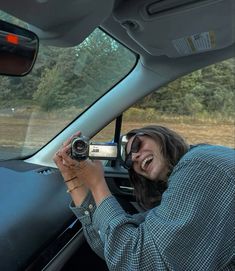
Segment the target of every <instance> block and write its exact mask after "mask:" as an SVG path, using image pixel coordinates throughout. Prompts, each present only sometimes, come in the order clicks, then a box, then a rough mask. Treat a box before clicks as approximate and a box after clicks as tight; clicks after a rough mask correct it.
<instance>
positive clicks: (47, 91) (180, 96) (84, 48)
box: [0, 13, 235, 120]
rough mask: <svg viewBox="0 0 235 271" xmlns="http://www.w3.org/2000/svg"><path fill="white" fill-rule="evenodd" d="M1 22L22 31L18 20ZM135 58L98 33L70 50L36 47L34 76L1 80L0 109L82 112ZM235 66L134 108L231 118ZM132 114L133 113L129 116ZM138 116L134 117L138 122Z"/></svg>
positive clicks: (204, 73) (167, 89)
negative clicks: (30, 107) (19, 107)
mask: <svg viewBox="0 0 235 271" xmlns="http://www.w3.org/2000/svg"><path fill="white" fill-rule="evenodd" d="M0 16H1V18H3V19H5V20H7V21H12V20H13V21H12V22H13V23H17V24H19V23H20V24H21V25H23V26H25V23H23V22H20V21H19V20H18V19H16V18H13V19H12V18H10V17H9V15H7V14H3V13H0ZM134 63H135V56H134V55H133V54H131V53H130V52H129V51H128V50H127V49H126V48H125V47H124V46H122V45H120V44H118V43H117V42H116V41H115V40H113V39H112V38H110V37H109V36H108V35H106V34H105V33H104V32H102V31H100V30H99V29H97V30H95V31H94V32H93V33H92V34H91V35H90V36H89V37H88V38H87V39H86V40H85V41H84V42H83V43H81V44H80V45H78V46H75V47H72V48H56V47H48V46H45V45H41V46H40V53H39V55H38V59H37V61H36V64H35V66H34V68H33V70H32V72H31V73H30V74H29V75H27V76H26V77H23V78H20V77H6V76H2V77H0V89H1V91H0V107H7V106H12V105H13V104H16V103H18V104H23V103H25V105H26V106H28V104H31V105H35V106H40V107H41V109H42V110H45V111H56V110H58V109H63V108H64V109H68V108H76V109H77V110H82V109H84V108H86V107H87V106H89V105H90V104H91V103H93V102H94V101H95V100H96V99H98V98H99V97H100V96H101V95H103V94H104V93H105V92H106V91H107V90H108V89H109V88H110V87H112V86H113V85H114V84H116V83H117V82H118V81H119V80H121V79H122V78H123V77H124V76H125V75H126V74H127V73H128V72H129V71H130V69H131V68H132V67H133V65H134ZM234 74H235V62H234V59H230V60H226V61H223V62H220V63H217V64H215V65H212V66H209V67H206V68H204V69H201V70H198V71H195V72H193V73H191V74H189V75H187V76H184V77H182V78H179V79H177V80H175V81H174V82H172V83H170V84H168V85H167V86H164V87H162V88H161V89H160V90H158V91H156V92H154V93H152V94H150V95H149V96H147V97H145V98H144V100H141V101H140V102H139V103H137V104H136V105H135V107H136V110H137V109H138V108H139V109H148V110H146V112H145V117H146V120H148V119H152V118H153V115H155V114H156V112H158V114H162V115H165V114H168V115H177V116H178V115H182V116H189V117H195V116H196V115H199V114H200V115H202V114H203V115H216V114H217V115H218V114H220V115H223V116H227V117H232V116H233V117H234V116H235V112H234V107H235V91H234V86H235V78H234ZM132 114H133V112H132ZM142 114H143V112H142V111H138V110H137V111H136V112H135V114H134V115H135V116H136V117H137V119H138V118H141V117H142Z"/></svg>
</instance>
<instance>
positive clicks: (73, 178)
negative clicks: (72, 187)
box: [64, 176, 77, 183]
mask: <svg viewBox="0 0 235 271" xmlns="http://www.w3.org/2000/svg"><path fill="white" fill-rule="evenodd" d="M75 179H77V176H74V177H72V178H71V179H68V180H65V181H64V182H65V183H68V182H71V181H72V180H75Z"/></svg>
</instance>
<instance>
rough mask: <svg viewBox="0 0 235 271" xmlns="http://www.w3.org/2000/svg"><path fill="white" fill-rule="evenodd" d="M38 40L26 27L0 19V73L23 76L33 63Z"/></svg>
mask: <svg viewBox="0 0 235 271" xmlns="http://www.w3.org/2000/svg"><path fill="white" fill-rule="evenodd" d="M38 45H39V40H38V37H37V35H36V34H34V33H33V32H32V31H29V30H27V29H24V28H21V27H19V26H16V25H13V24H11V23H7V22H5V21H2V20H0V74H3V75H16V76H24V75H26V74H27V73H29V72H30V71H31V69H32V67H33V65H34V62H35V60H36V57H37V53H38Z"/></svg>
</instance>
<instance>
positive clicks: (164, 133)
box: [126, 125, 189, 209]
mask: <svg viewBox="0 0 235 271" xmlns="http://www.w3.org/2000/svg"><path fill="white" fill-rule="evenodd" d="M138 133H144V134H145V135H148V136H150V137H151V138H152V139H153V140H155V141H156V143H157V144H159V145H160V149H161V153H162V155H163V158H164V159H165V161H166V163H167V166H168V169H169V172H168V176H169V175H170V174H171V172H172V170H173V168H174V166H175V165H176V164H177V163H178V161H179V160H180V158H181V157H182V156H183V155H184V154H185V153H186V152H187V151H188V149H189V145H188V144H187V143H186V141H185V140H184V139H183V137H181V136H180V135H179V134H177V133H176V132H174V131H172V130H170V129H169V128H166V127H163V126H158V125H150V126H146V127H143V128H139V129H133V130H131V131H130V132H128V133H127V134H126V136H127V139H128V140H129V139H130V138H131V137H133V136H134V135H136V134H138ZM129 176H130V181H131V184H132V185H133V187H134V193H135V196H136V200H137V202H138V203H139V204H140V205H141V206H142V207H144V208H145V209H149V208H152V207H154V206H156V205H158V204H159V203H160V201H161V196H162V193H163V192H164V191H165V190H166V188H167V180H168V177H167V179H166V180H156V181H150V180H149V179H147V178H145V177H143V176H141V175H139V174H137V173H136V172H135V171H134V170H133V168H130V170H129Z"/></svg>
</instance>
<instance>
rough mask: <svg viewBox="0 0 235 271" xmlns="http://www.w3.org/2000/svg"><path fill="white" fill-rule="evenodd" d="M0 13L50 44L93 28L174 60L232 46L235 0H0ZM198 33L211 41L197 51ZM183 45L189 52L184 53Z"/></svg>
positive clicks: (79, 37)
mask: <svg viewBox="0 0 235 271" xmlns="http://www.w3.org/2000/svg"><path fill="white" fill-rule="evenodd" d="M0 9H1V10H3V11H6V12H8V13H9V14H12V15H14V16H16V17H18V18H20V19H22V20H24V21H26V22H28V23H29V24H30V29H32V30H33V31H34V32H36V33H37V34H38V35H39V37H40V39H41V42H44V43H47V44H51V45H54V46H62V47H67V46H73V45H77V44H79V43H81V42H82V41H83V40H84V39H85V38H86V37H87V36H88V35H89V34H90V33H91V32H92V31H93V30H94V29H95V28H96V27H97V26H101V27H103V28H104V29H105V30H106V31H107V32H110V33H111V34H112V35H113V36H114V37H116V38H118V39H119V40H120V41H122V42H123V43H124V44H126V45H128V47H130V48H132V49H133V50H134V51H135V52H137V53H138V54H140V55H142V56H143V57H145V56H146V57H148V55H150V56H167V57H170V58H177V57H180V56H184V55H186V54H191V55H193V54H196V53H198V52H202V51H205V52H207V51H213V50H218V49H222V48H225V47H228V46H230V45H232V44H233V43H234V42H235V36H234V18H233V17H234V16H233V15H234V14H235V3H234V0H116V1H115V0H67V1H63V0H34V1H32V0H21V1H13V0H8V1H5V0H0ZM197 34H204V40H203V42H204V41H206V39H210V42H211V44H210V45H209V46H208V45H205V44H204V45H203V46H204V48H203V50H201V51H200V50H197V48H196V50H195V48H194V44H192V36H193V35H197ZM190 39H191V41H190ZM186 43H189V45H190V43H191V48H190V52H188V51H187V50H186V53H185V52H182V50H183V49H184V46H185V44H186ZM182 48H183V49H182Z"/></svg>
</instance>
